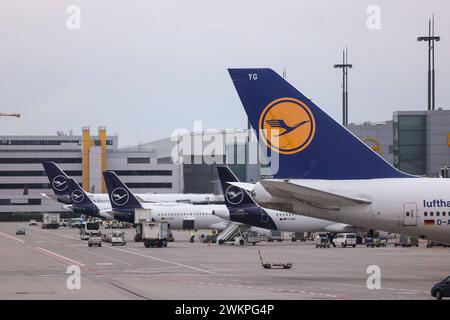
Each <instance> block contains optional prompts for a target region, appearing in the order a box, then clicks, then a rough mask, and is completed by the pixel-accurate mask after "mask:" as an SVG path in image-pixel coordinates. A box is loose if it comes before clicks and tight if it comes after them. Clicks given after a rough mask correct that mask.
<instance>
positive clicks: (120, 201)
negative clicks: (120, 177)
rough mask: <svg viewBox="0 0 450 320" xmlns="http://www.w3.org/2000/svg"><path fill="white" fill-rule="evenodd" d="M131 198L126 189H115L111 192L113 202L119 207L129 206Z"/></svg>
mask: <svg viewBox="0 0 450 320" xmlns="http://www.w3.org/2000/svg"><path fill="white" fill-rule="evenodd" d="M129 198H130V195H129V194H128V192H127V190H125V189H124V188H115V189H114V190H113V191H112V192H111V201H112V202H114V204H115V205H117V206H119V207H120V206H123V205H125V204H127V202H128V199H129Z"/></svg>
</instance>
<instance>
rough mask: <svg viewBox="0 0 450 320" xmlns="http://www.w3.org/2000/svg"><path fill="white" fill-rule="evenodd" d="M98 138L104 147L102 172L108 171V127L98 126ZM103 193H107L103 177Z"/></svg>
mask: <svg viewBox="0 0 450 320" xmlns="http://www.w3.org/2000/svg"><path fill="white" fill-rule="evenodd" d="M98 140H99V141H100V146H101V148H102V172H105V171H106V165H107V163H106V128H105V127H100V128H98ZM102 193H106V184H105V180H104V179H103V178H102Z"/></svg>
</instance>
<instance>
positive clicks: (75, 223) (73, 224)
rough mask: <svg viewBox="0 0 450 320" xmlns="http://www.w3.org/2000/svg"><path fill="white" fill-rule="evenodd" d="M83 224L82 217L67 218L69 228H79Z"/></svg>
mask: <svg viewBox="0 0 450 320" xmlns="http://www.w3.org/2000/svg"><path fill="white" fill-rule="evenodd" d="M82 224H83V219H81V218H72V219H70V220H69V227H71V228H80V227H81V225H82Z"/></svg>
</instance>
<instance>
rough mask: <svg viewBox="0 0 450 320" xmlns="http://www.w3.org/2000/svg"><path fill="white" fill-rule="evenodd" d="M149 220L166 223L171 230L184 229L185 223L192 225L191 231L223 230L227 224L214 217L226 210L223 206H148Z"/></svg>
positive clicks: (146, 207) (145, 206)
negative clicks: (215, 212) (216, 213)
mask: <svg viewBox="0 0 450 320" xmlns="http://www.w3.org/2000/svg"><path fill="white" fill-rule="evenodd" d="M144 208H145V209H150V214H151V218H153V219H154V220H155V221H156V222H162V221H165V222H168V223H169V224H170V228H171V229H175V230H178V229H185V228H186V225H187V224H186V221H191V222H192V223H193V228H192V229H218V230H222V229H224V228H225V227H226V226H227V224H228V222H227V221H225V220H223V219H221V218H219V217H218V216H216V215H214V214H213V212H214V211H219V210H226V207H225V205H181V206H148V204H144ZM188 229H190V228H188Z"/></svg>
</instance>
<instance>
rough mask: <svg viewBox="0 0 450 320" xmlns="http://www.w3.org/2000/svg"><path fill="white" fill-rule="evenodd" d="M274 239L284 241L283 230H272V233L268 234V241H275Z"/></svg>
mask: <svg viewBox="0 0 450 320" xmlns="http://www.w3.org/2000/svg"><path fill="white" fill-rule="evenodd" d="M273 241H278V242H282V241H283V235H282V234H281V231H278V230H270V233H269V234H268V235H267V242H273Z"/></svg>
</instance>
